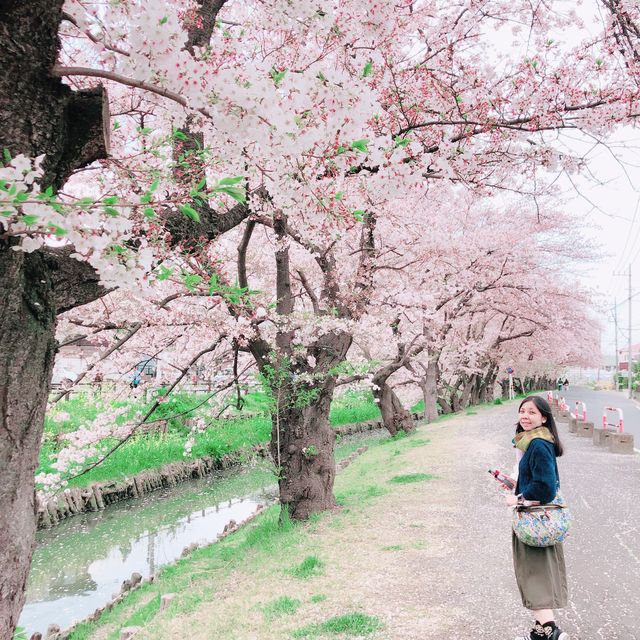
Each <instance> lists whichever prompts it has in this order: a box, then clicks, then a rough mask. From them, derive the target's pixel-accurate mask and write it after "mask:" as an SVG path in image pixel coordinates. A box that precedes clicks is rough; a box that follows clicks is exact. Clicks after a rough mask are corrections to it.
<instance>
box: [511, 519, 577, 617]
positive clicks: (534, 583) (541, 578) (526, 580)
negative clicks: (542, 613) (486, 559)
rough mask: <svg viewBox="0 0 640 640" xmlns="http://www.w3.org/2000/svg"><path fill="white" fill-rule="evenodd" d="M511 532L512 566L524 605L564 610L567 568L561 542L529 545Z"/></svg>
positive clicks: (534, 608)
mask: <svg viewBox="0 0 640 640" xmlns="http://www.w3.org/2000/svg"><path fill="white" fill-rule="evenodd" d="M511 535H512V547H513V567H514V569H515V572H516V582H517V583H518V589H519V590H520V596H521V598H522V604H523V605H524V606H525V607H526V608H527V609H533V610H536V611H537V610H539V609H563V608H564V607H566V606H567V594H568V591H567V570H566V568H565V564H564V549H563V548H562V544H557V545H555V546H553V547H530V546H528V545H526V544H524V542H520V540H518V538H517V537H516V534H515V533H513V532H512V533H511Z"/></svg>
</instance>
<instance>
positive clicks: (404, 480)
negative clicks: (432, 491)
mask: <svg viewBox="0 0 640 640" xmlns="http://www.w3.org/2000/svg"><path fill="white" fill-rule="evenodd" d="M431 479H433V476H432V475H431V474H429V473H409V474H407V475H403V476H393V478H391V480H389V482H395V483H397V484H409V483H411V482H423V481H424V480H431Z"/></svg>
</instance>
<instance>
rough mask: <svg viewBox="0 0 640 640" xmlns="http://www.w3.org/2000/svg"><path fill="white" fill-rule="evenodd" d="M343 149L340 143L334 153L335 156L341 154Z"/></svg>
mask: <svg viewBox="0 0 640 640" xmlns="http://www.w3.org/2000/svg"><path fill="white" fill-rule="evenodd" d="M345 151H346V149H345V148H344V147H343V146H342V145H339V146H338V148H337V149H336V155H337V156H339V155H342V154H343V153H344V152H345Z"/></svg>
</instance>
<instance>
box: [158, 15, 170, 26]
mask: <svg viewBox="0 0 640 640" xmlns="http://www.w3.org/2000/svg"><path fill="white" fill-rule="evenodd" d="M167 22H169V16H164V17H163V18H160V24H167Z"/></svg>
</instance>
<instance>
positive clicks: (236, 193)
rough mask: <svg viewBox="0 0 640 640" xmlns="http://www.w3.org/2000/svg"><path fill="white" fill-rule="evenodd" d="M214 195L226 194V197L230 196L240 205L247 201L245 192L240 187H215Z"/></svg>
mask: <svg viewBox="0 0 640 640" xmlns="http://www.w3.org/2000/svg"><path fill="white" fill-rule="evenodd" d="M214 192H215V193H226V194H227V195H228V196H231V197H232V198H233V199H234V200H237V201H238V202H240V203H241V204H244V203H245V202H246V201H247V194H246V192H245V190H244V189H243V188H241V187H224V186H223V187H220V186H218V187H216V188H215V189H214Z"/></svg>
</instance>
